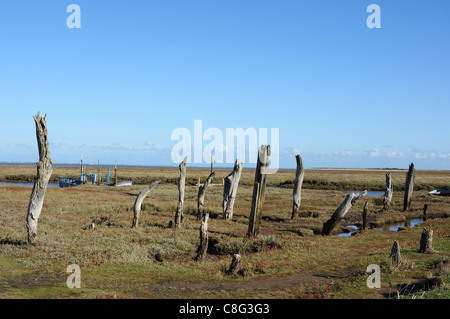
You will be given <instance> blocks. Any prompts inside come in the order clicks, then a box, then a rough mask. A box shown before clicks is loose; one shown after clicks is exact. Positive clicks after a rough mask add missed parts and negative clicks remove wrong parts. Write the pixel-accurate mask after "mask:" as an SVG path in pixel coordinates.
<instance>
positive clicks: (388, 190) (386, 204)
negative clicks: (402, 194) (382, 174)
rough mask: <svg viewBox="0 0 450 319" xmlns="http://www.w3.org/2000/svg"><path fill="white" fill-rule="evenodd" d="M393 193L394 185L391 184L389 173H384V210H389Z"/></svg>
mask: <svg viewBox="0 0 450 319" xmlns="http://www.w3.org/2000/svg"><path fill="white" fill-rule="evenodd" d="M393 193H394V186H393V185H392V178H391V173H390V172H388V173H386V191H385V193H384V200H383V204H384V206H383V209H384V210H389V206H390V205H391V201H392V195H393Z"/></svg>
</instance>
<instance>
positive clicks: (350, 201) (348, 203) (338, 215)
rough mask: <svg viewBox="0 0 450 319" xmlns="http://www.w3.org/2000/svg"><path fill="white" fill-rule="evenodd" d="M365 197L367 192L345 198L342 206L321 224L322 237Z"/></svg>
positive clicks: (352, 194) (351, 194)
mask: <svg viewBox="0 0 450 319" xmlns="http://www.w3.org/2000/svg"><path fill="white" fill-rule="evenodd" d="M366 195H367V191H364V192H362V193H359V194H356V193H350V194H348V195H347V197H345V199H344V201H343V202H342V204H341V205H340V206H339V207H338V208H337V209H336V211H335V212H334V213H333V215H332V216H331V218H330V219H329V220H328V221H327V222H325V223H324V224H323V228H322V235H325V236H327V235H329V234H330V233H331V232H332V230H333V229H334V228H335V227H336V226H337V225H338V224H339V223H340V222H341V219H342V218H344V216H345V215H346V214H347V212H348V211H349V210H350V208H352V206H353V205H354V204H355V203H356V202H357V201H358V200H360V199H361V198H363V197H364V196H366Z"/></svg>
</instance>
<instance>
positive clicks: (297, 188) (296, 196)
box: [291, 154, 305, 219]
mask: <svg viewBox="0 0 450 319" xmlns="http://www.w3.org/2000/svg"><path fill="white" fill-rule="evenodd" d="M295 159H296V161H297V169H296V171H295V184H294V191H293V205H292V216H291V219H294V218H295V216H299V214H300V204H301V200H302V184H303V178H304V176H305V168H304V167H303V161H302V158H301V156H300V154H298V155H297V156H296V157H295Z"/></svg>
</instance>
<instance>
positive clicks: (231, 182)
mask: <svg viewBox="0 0 450 319" xmlns="http://www.w3.org/2000/svg"><path fill="white" fill-rule="evenodd" d="M242 167H243V163H242V161H238V160H236V162H235V163H234V167H233V171H232V172H231V173H230V174H229V175H228V176H227V177H225V179H224V180H223V185H224V186H223V202H222V208H223V218H224V219H232V218H233V208H234V201H235V199H236V194H237V190H238V186H239V180H240V179H241V172H242Z"/></svg>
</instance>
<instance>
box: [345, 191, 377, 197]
mask: <svg viewBox="0 0 450 319" xmlns="http://www.w3.org/2000/svg"><path fill="white" fill-rule="evenodd" d="M341 192H343V193H345V194H350V193H356V194H359V193H362V192H361V191H341ZM383 195H384V192H380V191H367V196H370V197H380V196H383Z"/></svg>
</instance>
